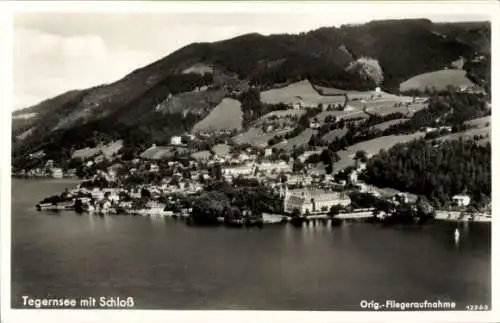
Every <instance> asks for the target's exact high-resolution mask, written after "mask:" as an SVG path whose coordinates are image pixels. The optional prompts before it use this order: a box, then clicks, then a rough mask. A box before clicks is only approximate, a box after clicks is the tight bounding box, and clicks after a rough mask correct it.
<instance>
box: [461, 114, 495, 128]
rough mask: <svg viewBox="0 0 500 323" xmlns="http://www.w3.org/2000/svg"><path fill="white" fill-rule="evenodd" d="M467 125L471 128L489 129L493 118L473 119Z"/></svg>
mask: <svg viewBox="0 0 500 323" xmlns="http://www.w3.org/2000/svg"><path fill="white" fill-rule="evenodd" d="M466 124H467V125H469V126H471V127H479V128H484V127H488V126H489V125H491V116H486V117H482V118H477V119H473V120H470V121H467V122H466ZM487 124H488V125H487Z"/></svg>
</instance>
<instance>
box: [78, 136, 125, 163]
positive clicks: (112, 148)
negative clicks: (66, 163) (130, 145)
mask: <svg viewBox="0 0 500 323" xmlns="http://www.w3.org/2000/svg"><path fill="white" fill-rule="evenodd" d="M122 147H123V140H117V141H113V142H110V143H109V144H107V145H104V144H101V145H98V146H97V147H94V148H91V147H85V148H82V149H78V150H75V151H74V152H73V154H72V155H71V158H72V159H83V160H85V159H88V158H92V157H95V156H97V155H99V154H103V155H104V156H105V157H107V158H111V157H112V156H113V155H114V154H116V153H118V152H119V151H120V149H121V148H122Z"/></svg>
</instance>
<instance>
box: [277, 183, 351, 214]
mask: <svg viewBox="0 0 500 323" xmlns="http://www.w3.org/2000/svg"><path fill="white" fill-rule="evenodd" d="M283 202H284V211H285V212H286V213H292V212H293V211H294V210H295V209H297V210H299V212H300V213H301V214H306V213H310V214H313V213H327V212H328V211H329V210H330V208H331V207H332V206H334V205H340V206H344V207H345V206H348V205H350V204H351V199H350V198H349V196H347V195H346V194H344V193H342V192H328V191H324V190H311V189H296V190H288V188H285V197H284V201H283Z"/></svg>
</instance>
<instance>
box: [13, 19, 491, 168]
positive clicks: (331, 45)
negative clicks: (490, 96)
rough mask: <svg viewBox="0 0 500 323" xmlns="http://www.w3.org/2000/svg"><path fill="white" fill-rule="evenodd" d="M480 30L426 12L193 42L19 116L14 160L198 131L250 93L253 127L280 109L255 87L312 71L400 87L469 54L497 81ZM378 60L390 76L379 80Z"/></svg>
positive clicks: (475, 74) (357, 86)
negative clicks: (108, 141)
mask: <svg viewBox="0 0 500 323" xmlns="http://www.w3.org/2000/svg"><path fill="white" fill-rule="evenodd" d="M450 26H451V27H450ZM436 28H438V29H439V32H437V31H436ZM471 28H472V27H471V26H470V25H467V24H465V25H463V24H462V25H457V26H455V25H453V24H451V25H447V26H446V28H444V27H442V26H438V25H437V24H434V23H432V22H431V21H429V20H425V19H417V20H391V21H376V22H370V23H367V24H362V25H348V26H341V27H338V28H336V27H327V28H321V29H318V30H314V31H310V32H304V33H301V34H298V35H271V36H263V35H259V34H249V35H244V36H240V37H236V38H233V39H229V40H225V41H220V42H215V43H195V44H191V45H188V46H186V47H184V48H181V49H179V50H178V51H176V52H174V53H172V54H170V55H168V56H167V57H165V58H162V59H160V60H158V61H156V62H154V63H152V64H150V65H148V66H145V67H143V68H140V69H138V70H135V71H133V72H132V73H130V74H128V75H127V76H125V77H124V78H123V79H121V80H119V81H117V82H115V83H112V84H106V85H100V86H96V87H93V88H90V89H84V90H78V91H72V92H68V93H66V94H63V95H61V96H58V97H56V98H53V99H49V100H46V101H44V102H42V103H41V104H39V105H37V106H34V107H31V108H29V109H25V110H22V111H16V112H15V115H21V114H23V113H28V112H29V113H33V115H34V116H33V117H32V118H24V119H23V118H18V119H15V120H14V122H13V123H14V124H13V133H12V135H13V151H12V153H13V157H14V161H15V162H16V161H19V160H22V156H23V155H25V154H26V153H30V152H34V151H37V150H41V149H43V150H45V149H48V150H49V151H54V155H57V153H56V150H55V148H54V149H53V148H51V147H60V148H61V149H60V151H61V152H64V151H69V150H71V149H73V148H75V147H77V146H80V145H81V141H79V140H80V139H77V138H79V136H77V135H74V134H75V133H85V134H88V136H86V138H88V139H87V141H91V142H95V141H98V140H99V139H102V138H114V137H125V136H127V133H126V132H124V131H125V130H124V129H134V130H133V131H134V132H137V133H138V134H139V135H137V136H129V137H130V138H129V140H128V141H129V144H131V145H135V144H136V143H135V142H134V141H133V140H135V139H132V138H136V137H140V138H143V137H144V138H148V140H154V141H156V142H158V143H161V142H166V141H168V139H169V137H170V136H172V135H174V134H181V133H183V132H184V131H186V130H190V128H191V127H193V126H194V125H195V124H196V122H198V121H199V120H201V119H203V118H204V117H205V116H206V115H208V114H209V112H210V111H211V109H213V108H214V107H215V106H217V105H218V104H219V103H220V102H221V100H222V99H223V98H224V97H237V98H241V99H243V101H241V102H242V109H243V113H244V116H243V119H244V125H247V124H248V122H249V121H250V120H255V118H257V117H258V116H260V115H262V114H263V113H265V112H267V111H269V109H271V110H272V109H274V108H277V109H279V107H264V106H262V105H261V104H259V103H258V102H255V101H256V100H255V98H256V97H257V96H256V95H255V93H251V92H249V91H255V90H249V89H251V87H252V86H253V87H254V88H255V89H256V90H263V89H268V88H271V87H275V86H277V85H278V84H279V85H283V84H288V83H290V82H294V81H298V80H303V79H305V78H307V79H309V80H310V81H311V82H312V83H313V84H314V85H325V86H330V87H335V88H340V89H348V90H366V89H373V88H374V87H375V86H378V85H380V86H381V87H382V88H383V89H385V90H387V91H389V92H390V91H396V90H397V88H398V86H399V84H400V83H401V82H402V81H403V80H406V79H408V78H410V77H412V76H414V75H417V74H421V73H425V72H430V71H434V70H439V69H442V68H445V67H446V66H449V65H450V63H451V62H452V61H454V60H456V59H458V58H459V57H463V58H465V59H466V61H467V62H468V63H466V66H468V71H469V70H470V74H471V75H472V76H471V79H473V80H475V81H476V82H478V83H481V84H485V85H487V84H489V81H488V77H486V76H485V75H486V74H487V73H488V70H489V61H488V60H484V59H480V60H474V58H476V54H477V53H478V48H479V47H480V48H481V49H484V48H487V47H488V46H483V45H485V44H488V42H489V38H488V35H489V28H490V27H489V24H488V23H484V24H476V25H474V28H475V29H473V31H470V29H471ZM448 34H449V35H448ZM485 35H486V36H485ZM478 46H479V47H478ZM479 53H481V54H482V52H479ZM487 54H488V53H486V54H485V55H487ZM196 64H204V65H205V66H209V67H210V68H209V69H207V70H211V72H207V73H196V72H194V71H195V69H192V68H191V67H192V66H194V65H196ZM467 64H468V65H467ZM474 64H475V65H474ZM373 67H376V68H375V70H376V73H378V74H381V75H377V76H376V77H370V75H369V74H370V73H372V72H373V71H374V69H373ZM186 70H189V71H190V72H188V73H186V72H185V71H186ZM379 83H380V84H379ZM254 109H257V110H258V111H257V110H256V111H253V110H254ZM127 131H129V130H127ZM20 135H22V136H20ZM19 136H20V137H19ZM62 155H64V154H62V153H61V154H60V156H53V157H54V158H55V157H59V158H62Z"/></svg>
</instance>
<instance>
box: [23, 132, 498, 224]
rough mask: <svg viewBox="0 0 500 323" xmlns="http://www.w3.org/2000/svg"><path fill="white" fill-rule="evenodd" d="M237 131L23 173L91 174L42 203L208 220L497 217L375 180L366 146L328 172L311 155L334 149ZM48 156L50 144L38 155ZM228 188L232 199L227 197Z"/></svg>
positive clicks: (462, 202)
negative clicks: (291, 145)
mask: <svg viewBox="0 0 500 323" xmlns="http://www.w3.org/2000/svg"><path fill="white" fill-rule="evenodd" d="M231 135H234V133H231V132H228V131H219V132H212V133H207V132H201V133H186V134H184V135H182V136H173V137H171V139H170V144H168V145H165V146H156V145H155V144H152V145H151V146H150V147H149V148H147V149H145V150H144V151H142V153H141V154H140V156H138V158H134V159H132V160H130V161H123V160H122V161H119V160H120V158H119V157H120V156H119V153H120V151H121V149H122V145H123V143H122V141H117V142H114V143H111V144H109V145H107V146H106V145H103V146H101V147H97V148H93V149H89V148H84V149H80V150H75V151H74V152H73V155H72V160H73V161H76V162H77V163H78V165H79V168H78V169H76V168H73V169H66V170H63V169H62V168H60V167H57V166H56V165H54V161H52V160H48V161H47V162H46V164H45V166H44V167H40V168H36V169H32V170H29V171H28V172H26V171H21V172H17V173H16V174H14V175H15V176H18V177H51V178H55V179H61V178H75V177H77V176H78V177H81V178H85V179H84V180H82V181H81V182H80V184H78V186H77V187H76V188H74V189H70V190H66V191H65V192H63V193H62V194H61V195H56V196H51V197H48V198H45V199H44V200H42V201H40V203H38V204H37V205H36V207H37V209H39V210H52V211H57V210H75V211H76V212H79V213H82V212H91V213H94V214H97V215H108V214H109V215H110V214H117V215H118V214H123V215H125V214H128V215H145V216H170V217H174V218H177V217H179V218H188V219H190V220H192V219H193V218H194V219H196V220H197V221H196V222H197V223H204V224H207V223H212V224H213V223H225V224H228V225H243V224H246V225H251V224H257V225H259V226H260V225H262V224H263V223H284V222H288V221H291V222H292V223H298V224H302V223H303V222H309V221H314V222H316V221H321V222H322V223H327V221H330V222H328V223H332V225H333V224H338V223H339V222H340V221H345V220H370V221H372V220H375V221H379V222H380V221H403V222H405V221H406V222H409V223H418V222H423V221H425V220H427V219H430V218H434V219H440V220H453V221H481V222H489V221H491V216H490V215H489V214H488V213H486V212H477V211H471V210H470V208H469V205H470V200H471V198H470V197H469V196H468V195H455V196H453V203H452V204H451V205H450V207H448V208H447V209H446V210H434V208H433V207H432V206H431V205H430V204H429V202H428V201H425V199H423V198H422V197H419V196H416V195H414V194H410V193H406V192H400V191H397V190H394V189H387V188H385V189H381V188H378V187H375V186H373V185H368V184H366V183H365V182H363V181H362V180H360V179H359V177H360V176H359V175H360V174H361V173H362V172H363V170H365V168H366V162H367V161H368V159H369V158H370V157H371V156H370V155H368V154H367V153H366V152H364V151H362V150H360V151H357V152H356V153H355V154H353V155H352V156H351V158H352V161H351V163H349V166H348V167H346V168H344V169H341V170H340V171H338V172H336V173H331V174H326V173H325V172H321V171H318V169H315V168H314V167H312V166H311V164H309V163H307V162H306V161H307V160H311V159H315V158H316V159H318V158H321V156H322V155H325V154H328V150H324V151H321V150H319V151H318V150H305V149H294V150H293V152H292V156H288V155H286V154H285V155H283V154H280V151H278V150H277V149H276V148H258V147H254V146H249V145H244V144H240V145H237V144H234V141H231V140H230V139H231V137H230V136H231ZM208 137H212V138H217V140H216V141H217V142H220V143H218V144H215V145H214V146H213V147H211V148H210V149H209V150H205V151H196V149H194V147H197V145H196V144H197V143H199V142H202V141H204V140H206V138H208ZM117 155H118V156H117ZM40 157H43V152H39V153H37V154H33V156H32V158H40ZM224 185H226V186H224ZM221 187H225V188H221ZM221 190H227V191H226V192H225V194H226V196H223V198H219V199H217V198H216V199H215V200H214V199H212V200H210V198H208V201H207V194H211V192H215V191H219V192H220V191H221ZM252 193H255V194H254V195H253V194H252ZM245 195H246V198H245V197H244V196H245ZM228 197H229V198H230V199H231V200H229V199H228V200H227V201H226V200H224V199H226V198H228ZM237 199H239V201H238V202H236V203H235V200H237ZM202 204H203V205H202ZM216 204H218V205H216ZM193 213H197V214H196V215H194V214H193ZM200 213H201V214H203V216H200ZM402 213H404V214H405V215H404V216H402V215H401V214H402ZM193 215H194V216H193Z"/></svg>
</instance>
